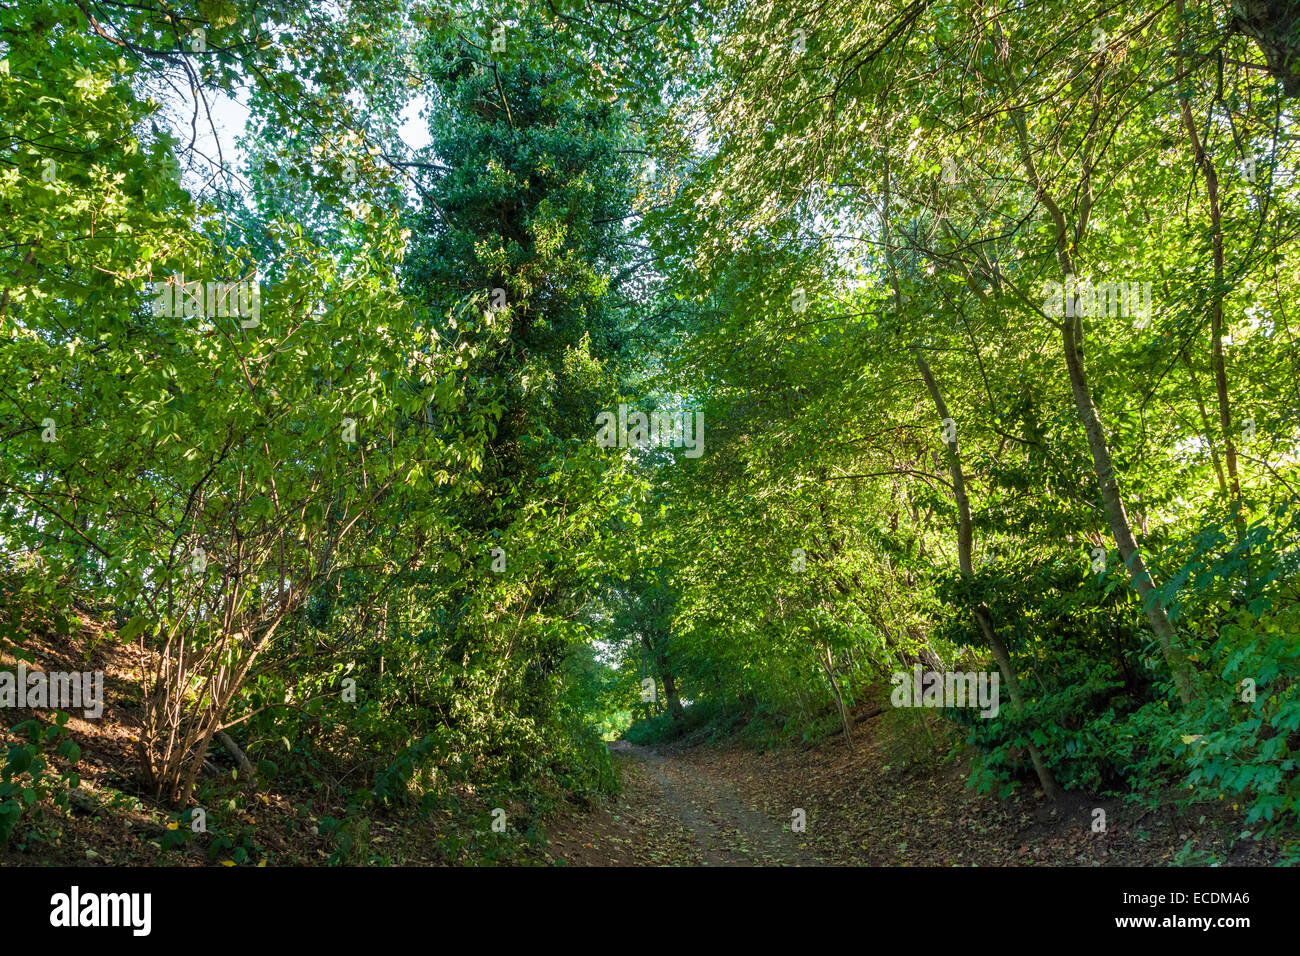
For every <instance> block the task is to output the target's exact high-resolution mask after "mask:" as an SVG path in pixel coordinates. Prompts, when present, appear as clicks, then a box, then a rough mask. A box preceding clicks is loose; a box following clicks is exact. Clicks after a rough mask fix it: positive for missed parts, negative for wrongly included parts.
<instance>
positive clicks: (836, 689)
mask: <svg viewBox="0 0 1300 956" xmlns="http://www.w3.org/2000/svg"><path fill="white" fill-rule="evenodd" d="M823 650H825V652H826V658H825V659H824V660H823V661H822V662H821V663H822V667H824V668H825V669H826V679H827V680H829V681H830V682H831V693H832V694H834V695H835V706H836V707H838V708H839V712H840V723H841V724H843V725H844V739H845V740H846V741H847V742H848V745H849V749H850V750H852V749H855V748H854V745H853V732H852V730H851V729H850V728H849V723H850V721H849V712H848V711H847V710H846V709H845V707H844V696H843V695H842V694H841V693H840V685H839V681H837V680H836V679H835V658H834V656H833V655H832V654H831V646H830V645H829V644H826V645H824V646H823Z"/></svg>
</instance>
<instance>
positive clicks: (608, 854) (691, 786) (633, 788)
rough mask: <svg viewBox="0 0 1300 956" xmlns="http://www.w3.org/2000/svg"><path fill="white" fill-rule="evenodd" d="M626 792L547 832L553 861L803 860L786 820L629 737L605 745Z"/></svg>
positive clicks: (809, 861)
mask: <svg viewBox="0 0 1300 956" xmlns="http://www.w3.org/2000/svg"><path fill="white" fill-rule="evenodd" d="M610 751H611V753H612V754H614V756H615V759H616V760H617V761H618V762H619V764H620V768H621V770H622V777H623V794H622V795H621V797H620V798H619V800H618V802H617V804H616V805H615V806H614V807H613V808H611V809H610V810H608V811H598V812H596V813H592V814H588V815H585V816H583V817H578V818H570V819H565V820H562V821H560V822H559V824H558V825H557V826H555V827H554V828H553V829H552V831H551V833H550V855H551V857H552V860H553V862H557V863H559V862H563V863H567V864H569V865H577V866H600V865H610V864H612V865H625V866H626V865H638V864H642V865H643V864H645V863H651V864H656V865H665V864H667V865H672V864H676V865H685V866H807V865H817V864H818V863H821V862H824V861H822V860H820V859H819V858H817V857H816V856H814V855H813V854H812V853H811V852H809V851H808V850H807V848H806V846H805V845H801V841H800V835H799V834H797V833H794V832H792V831H791V821H790V820H789V819H787V820H784V821H781V820H776V819H773V818H772V817H771V816H768V815H767V814H765V813H763V812H762V811H760V810H758V809H756V808H755V807H754V806H752V805H751V804H750V803H749V802H748V801H746V800H745V799H744V798H743V797H742V796H741V795H740V794H739V793H738V792H737V791H736V790H735V789H734V788H733V787H732V786H731V785H730V784H728V783H727V781H726V780H724V779H722V778H721V777H718V776H715V775H712V774H709V773H708V772H707V771H705V770H703V769H702V768H700V767H699V766H697V765H693V764H691V763H687V762H686V761H683V760H681V759H679V758H676V757H673V756H666V755H664V754H662V753H660V752H658V751H657V750H655V749H653V748H650V747H640V746H637V745H635V744H630V743H627V742H626V741H621V740H620V741H615V742H614V743H612V744H610Z"/></svg>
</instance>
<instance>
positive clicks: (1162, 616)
mask: <svg viewBox="0 0 1300 956" xmlns="http://www.w3.org/2000/svg"><path fill="white" fill-rule="evenodd" d="M1011 118H1012V124H1013V125H1014V127H1015V130H1016V133H1017V135H1018V137H1019V140H1020V152H1021V161H1022V162H1023V163H1024V167H1025V172H1026V173H1027V174H1028V176H1029V181H1030V183H1031V184H1032V185H1033V187H1034V191H1035V193H1036V195H1037V196H1038V198H1039V200H1040V201H1041V202H1042V203H1043V205H1044V206H1045V207H1046V208H1047V211H1048V213H1049V214H1050V215H1051V217H1052V222H1053V224H1054V225H1055V228H1056V256H1057V260H1058V261H1059V263H1060V266H1061V271H1062V272H1063V273H1064V274H1065V275H1066V276H1073V275H1074V274H1075V271H1074V258H1073V256H1072V255H1071V253H1070V239H1069V230H1068V229H1067V227H1066V224H1065V214H1064V213H1062V212H1061V207H1060V206H1059V205H1058V204H1057V203H1056V201H1055V200H1054V199H1053V198H1052V196H1051V194H1049V193H1048V191H1047V189H1046V187H1045V186H1044V185H1043V182H1042V179H1041V178H1040V177H1039V175H1038V167H1037V166H1036V165H1035V164H1034V159H1033V156H1032V155H1031V154H1030V151H1029V134H1028V132H1027V130H1026V128H1025V118H1024V115H1023V114H1022V113H1021V112H1020V111H1019V110H1016V111H1014V112H1013V113H1012V117H1011ZM1064 311H1065V313H1066V314H1065V315H1064V316H1062V318H1061V344H1062V346H1063V348H1064V350H1065V366H1066V371H1067V373H1068V374H1069V377H1070V388H1071V390H1072V391H1073V393H1074V404H1075V407H1076V409H1077V410H1078V412H1079V418H1080V419H1081V420H1082V422H1083V430H1084V433H1085V434H1086V435H1087V437H1088V448H1089V450H1090V451H1091V452H1092V463H1093V470H1094V471H1095V472H1096V474H1097V483H1098V485H1099V486H1100V490H1101V500H1102V505H1103V506H1104V508H1105V511H1106V521H1107V523H1108V524H1109V525H1110V531H1111V536H1112V537H1113V538H1114V540H1115V546H1116V547H1117V548H1118V549H1119V553H1120V557H1121V558H1123V560H1124V565H1125V567H1127V568H1128V570H1129V574H1131V575H1132V577H1133V586H1134V587H1135V588H1136V589H1137V592H1138V595H1139V596H1140V597H1141V599H1142V609H1143V611H1144V612H1145V613H1146V616H1147V621H1148V623H1150V625H1151V630H1152V631H1154V632H1155V635H1156V640H1157V641H1159V643H1160V649H1161V651H1162V652H1163V653H1164V655H1165V660H1166V661H1167V662H1168V663H1169V667H1170V670H1172V671H1173V675H1174V682H1175V683H1176V684H1177V685H1178V696H1179V697H1180V698H1181V700H1182V701H1183V703H1189V702H1190V701H1191V700H1192V699H1193V698H1194V696H1195V693H1194V691H1193V685H1192V677H1191V669H1190V665H1189V664H1188V661H1187V654H1186V652H1185V651H1184V650H1183V649H1182V648H1181V647H1180V646H1178V643H1177V635H1176V634H1175V633H1174V627H1173V625H1172V624H1171V623H1170V622H1169V616H1168V615H1167V614H1166V613H1165V609H1164V607H1162V606H1161V604H1160V601H1159V600H1158V597H1157V595H1156V593H1155V585H1154V584H1153V583H1152V580H1151V575H1150V574H1149V573H1148V572H1147V568H1146V562H1145V561H1144V560H1143V559H1142V553H1141V552H1140V551H1139V550H1138V546H1137V541H1136V540H1135V539H1134V537H1133V529H1132V526H1131V525H1130V524H1129V519H1128V513H1127V512H1126V511H1125V509H1124V499H1123V497H1122V496H1121V495H1120V490H1119V485H1118V483H1117V482H1116V480H1115V465H1114V462H1113V461H1112V459H1111V456H1110V448H1109V447H1108V446H1107V444H1106V433H1105V431H1104V430H1103V429H1102V426H1101V419H1100V417H1099V416H1098V414H1097V406H1096V405H1095V404H1094V403H1093V399H1092V390H1091V388H1090V387H1089V385H1088V377H1087V374H1086V373H1085V372H1084V367H1083V351H1082V348H1081V347H1080V342H1079V337H1080V335H1081V333H1082V330H1083V323H1082V321H1081V320H1080V316H1078V315H1077V314H1072V313H1077V312H1078V311H1079V310H1078V309H1076V308H1074V307H1073V303H1067V308H1066V309H1065V310H1064Z"/></svg>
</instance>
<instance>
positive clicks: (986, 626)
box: [912, 346, 1061, 800]
mask: <svg viewBox="0 0 1300 956" xmlns="http://www.w3.org/2000/svg"><path fill="white" fill-rule="evenodd" d="M912 355H913V356H914V357H915V358H916V367H917V368H918V369H920V371H921V378H923V379H925V387H926V389H927V390H928V391H929V393H930V398H931V400H933V402H934V407H935V410H936V411H937V412H938V413H939V420H940V422H942V421H945V420H947V419H949V417H950V416H949V415H948V404H947V402H945V401H944V400H943V393H942V392H941V391H939V384H938V383H937V382H936V381H935V380H934V375H933V374H932V373H931V371H930V365H929V363H927V362H926V360H925V357H924V356H922V355H921V350H920V349H919V348H917V347H916V346H913V347H912ZM948 471H949V473H950V474H951V476H952V488H953V495H954V497H956V499H957V565H958V567H959V568H960V569H961V576H962V577H963V578H966V579H970V578H971V577H973V576H974V574H975V565H974V561H973V560H972V557H971V538H972V531H971V517H970V499H969V498H967V496H966V477H965V475H964V474H963V472H962V467H961V446H960V445H959V444H958V441H957V436H956V434H955V433H954V435H953V439H952V441H951V442H950V443H948ZM971 610H972V612H973V613H974V615H975V621H976V623H977V624H978V625H979V628H980V631H981V632H982V633H983V635H984V639H985V640H986V641H988V644H989V649H990V650H992V651H993V659H994V660H995V661H997V663H998V668H999V669H1000V670H1001V671H1002V678H1003V680H1005V681H1006V682H1007V692H1008V693H1009V694H1010V695H1011V706H1012V707H1013V708H1014V709H1015V710H1016V712H1017V713H1021V712H1022V711H1023V710H1024V698H1023V697H1022V696H1021V694H1020V680H1019V678H1018V677H1017V676H1016V672H1015V670H1014V669H1013V668H1012V666H1011V654H1010V653H1009V652H1008V651H1007V647H1006V645H1005V644H1003V643H1002V639H1001V638H1000V637H998V634H997V631H995V630H994V629H993V623H992V621H990V620H989V614H988V609H987V608H985V607H984V605H983V604H982V603H977V604H976V605H975V606H974V607H973V608H972V609H971ZM1025 747H1026V749H1027V750H1028V751H1029V759H1030V761H1031V762H1032V763H1033V765H1034V773H1035V774H1037V775H1038V782H1039V783H1040V784H1041V785H1042V787H1043V793H1044V794H1045V795H1046V796H1047V799H1049V800H1055V799H1057V798H1058V797H1059V796H1060V795H1061V788H1060V787H1059V786H1058V785H1057V783H1056V778H1055V777H1053V776H1052V771H1051V770H1050V769H1048V766H1047V763H1046V762H1045V761H1044V760H1043V755H1042V754H1041V753H1039V751H1038V747H1037V745H1035V744H1034V742H1033V741H1032V740H1028V741H1026V742H1025Z"/></svg>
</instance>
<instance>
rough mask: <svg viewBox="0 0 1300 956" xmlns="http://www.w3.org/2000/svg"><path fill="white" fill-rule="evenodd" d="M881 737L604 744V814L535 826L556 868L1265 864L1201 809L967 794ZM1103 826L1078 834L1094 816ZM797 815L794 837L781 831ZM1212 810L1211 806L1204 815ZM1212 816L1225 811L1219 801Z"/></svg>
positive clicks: (961, 781)
mask: <svg viewBox="0 0 1300 956" xmlns="http://www.w3.org/2000/svg"><path fill="white" fill-rule="evenodd" d="M890 740H891V737H890V735H889V734H884V735H881V736H876V735H864V736H863V738H862V739H861V740H860V741H859V744H858V746H856V747H853V748H850V747H847V746H846V745H845V743H844V741H843V739H842V738H840V739H832V740H830V741H826V742H823V743H822V744H820V745H818V746H816V747H813V748H790V749H787V750H783V751H775V752H773V751H766V752H758V751H754V750H751V749H748V748H745V747H742V746H739V745H736V744H724V745H705V746H699V747H684V746H667V747H663V748H651V747H643V746H637V745H635V744H630V743H627V742H625V741H615V742H614V743H612V744H610V752H611V754H612V755H613V757H614V760H615V762H616V763H617V765H618V768H619V773H620V777H621V778H622V781H623V791H622V793H621V795H620V796H619V798H618V799H617V800H615V801H613V803H612V804H611V805H610V806H608V807H607V808H605V809H596V810H592V811H589V812H577V811H573V812H570V813H561V814H560V815H559V816H558V817H557V818H555V819H553V820H552V821H550V822H549V823H548V824H547V827H546V830H547V836H548V839H549V843H548V845H547V847H546V849H545V850H544V851H543V855H544V857H545V862H549V863H552V864H555V865H569V866H647V865H648V866H817V865H828V864H829V865H840V866H845V865H847V866H864V865H865V866H971V865H976V866H1035V865H1037V866H1114V865H1121V866H1165V865H1170V864H1186V863H1193V864H1205V863H1208V862H1212V861H1213V862H1219V861H1221V862H1223V863H1226V864H1228V865H1260V864H1269V863H1275V862H1276V859H1277V850H1276V848H1275V847H1272V846H1271V845H1270V844H1268V843H1266V842H1260V843H1256V842H1254V841H1252V840H1247V839H1240V840H1239V839H1237V838H1236V834H1237V832H1238V831H1239V830H1240V827H1239V826H1236V827H1235V829H1234V827H1233V826H1230V825H1227V824H1230V823H1231V822H1232V821H1222V820H1221V821H1217V823H1216V821H1214V820H1208V819H1207V818H1206V816H1205V815H1204V812H1203V811H1201V810H1197V811H1196V812H1195V813H1192V812H1190V811H1178V810H1175V809H1173V808H1165V809H1162V810H1159V811H1147V810H1143V809H1142V808H1140V807H1137V806H1134V805H1128V804H1122V803H1120V802H1118V801H1115V800H1113V799H1103V798H1099V797H1096V796H1091V795H1087V794H1082V793H1070V794H1066V795H1065V797H1064V798H1063V799H1062V800H1061V801H1059V802H1058V803H1056V804H1048V803H1046V802H1045V801H1044V800H1043V799H1042V798H1041V795H1039V794H1034V793H1033V792H1031V791H1030V790H1029V789H1027V788H1026V789H1025V790H1023V791H1021V792H1019V793H1017V794H1016V795H1014V796H1011V797H1008V798H1006V799H997V798H995V797H993V796H991V795H988V794H980V793H977V792H975V791H973V790H972V789H971V788H970V787H969V786H968V783H967V779H966V768H965V767H963V766H960V765H941V764H939V763H935V762H930V763H928V764H927V763H924V762H914V761H913V760H911V759H907V758H909V756H910V755H908V754H906V753H900V752H898V751H897V750H896V749H894V748H893V747H892V746H891V744H890ZM1099 808H1100V809H1103V810H1105V812H1106V819H1107V827H1106V829H1105V831H1104V832H1098V831H1097V830H1095V829H1094V828H1093V827H1092V825H1091V824H1092V821H1093V819H1095V816H1096V812H1097V810H1098V809H1099ZM797 809H798V810H804V811H805V819H806V830H804V831H802V832H798V833H796V832H792V831H791V823H792V813H793V811H795V810H797ZM1211 809H1212V808H1211ZM1224 809H1225V810H1226V809H1227V807H1226V806H1225V808H1224Z"/></svg>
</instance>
